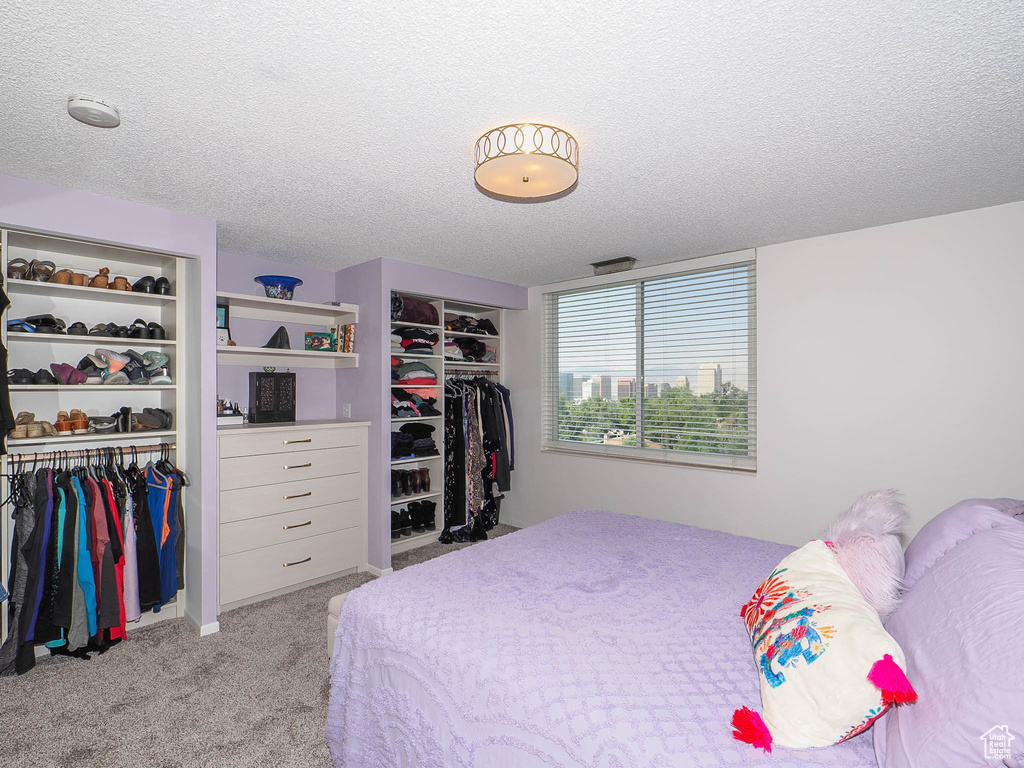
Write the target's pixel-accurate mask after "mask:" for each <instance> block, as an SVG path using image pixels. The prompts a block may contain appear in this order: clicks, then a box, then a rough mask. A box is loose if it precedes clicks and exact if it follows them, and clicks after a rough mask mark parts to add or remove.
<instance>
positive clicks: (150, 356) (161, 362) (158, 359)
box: [142, 350, 169, 371]
mask: <svg viewBox="0 0 1024 768" xmlns="http://www.w3.org/2000/svg"><path fill="white" fill-rule="evenodd" d="M142 359H143V361H145V363H146V370H147V371H157V370H160V369H161V368H166V367H167V363H168V362H169V358H168V357H167V355H165V354H164V353H163V352H156V351H155V350H150V351H149V352H146V353H144V354H143V355H142Z"/></svg>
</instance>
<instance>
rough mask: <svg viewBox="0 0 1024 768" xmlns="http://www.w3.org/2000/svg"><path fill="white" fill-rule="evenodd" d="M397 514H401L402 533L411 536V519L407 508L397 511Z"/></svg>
mask: <svg viewBox="0 0 1024 768" xmlns="http://www.w3.org/2000/svg"><path fill="white" fill-rule="evenodd" d="M399 514H400V515H401V518H402V528H401V531H402V535H403V536H412V520H411V519H410V518H409V510H408V509H403V510H402V511H401V512H399Z"/></svg>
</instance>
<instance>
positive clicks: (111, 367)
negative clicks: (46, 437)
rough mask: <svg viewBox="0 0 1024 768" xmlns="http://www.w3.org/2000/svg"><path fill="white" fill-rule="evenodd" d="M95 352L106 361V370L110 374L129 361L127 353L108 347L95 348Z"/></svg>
mask: <svg viewBox="0 0 1024 768" xmlns="http://www.w3.org/2000/svg"><path fill="white" fill-rule="evenodd" d="M96 354H97V356H99V357H102V358H103V359H104V360H106V361H107V371H108V372H109V373H111V374H114V373H117V372H118V371H120V370H121V369H122V368H124V367H125V366H126V365H128V363H129V362H130V361H131V358H130V357H128V356H127V355H123V354H121V353H119V352H114V351H112V350H109V349H97V350H96Z"/></svg>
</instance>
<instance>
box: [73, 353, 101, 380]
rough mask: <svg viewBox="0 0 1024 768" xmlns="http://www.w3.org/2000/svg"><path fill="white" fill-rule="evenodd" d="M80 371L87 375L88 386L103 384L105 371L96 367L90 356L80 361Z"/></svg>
mask: <svg viewBox="0 0 1024 768" xmlns="http://www.w3.org/2000/svg"><path fill="white" fill-rule="evenodd" d="M78 370H80V371H81V372H82V373H83V374H85V383H86V384H102V383H103V371H102V370H101V369H99V368H97V367H96V365H95V364H94V363H93V361H92V360H91V359H89V357H88V356H86V357H83V358H82V359H81V360H79V361H78Z"/></svg>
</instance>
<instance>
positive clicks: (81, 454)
mask: <svg viewBox="0 0 1024 768" xmlns="http://www.w3.org/2000/svg"><path fill="white" fill-rule="evenodd" d="M113 447H114V446H107V447H106V448H113ZM177 447H178V444H177V443H159V444H158V445H136V446H131V445H126V446H121V452H122V453H124V454H125V455H126V456H131V453H132V449H133V448H134V450H135V453H156V452H157V451H162V450H168V449H169V450H172V451H173V450H175V449H176V448H177ZM106 448H79V449H76V450H71V451H44V452H42V453H9V454H7V461H9V462H12V463H13V462H15V461H21V462H25V461H47V460H49V459H59V458H65V459H81V458H86V459H90V458H92V457H94V456H95V457H97V458H99V457H100V456H102V455H103V452H104V450H106Z"/></svg>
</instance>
